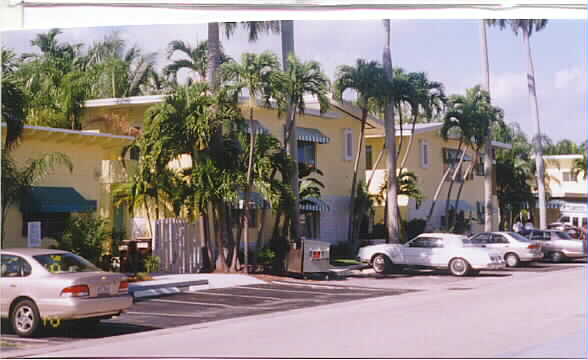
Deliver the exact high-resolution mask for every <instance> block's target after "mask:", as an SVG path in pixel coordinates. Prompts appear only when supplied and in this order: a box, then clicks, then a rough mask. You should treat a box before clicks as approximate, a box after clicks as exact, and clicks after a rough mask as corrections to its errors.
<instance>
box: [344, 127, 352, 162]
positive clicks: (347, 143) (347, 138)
mask: <svg viewBox="0 0 588 360" xmlns="http://www.w3.org/2000/svg"><path fill="white" fill-rule="evenodd" d="M353 145H354V144H353V129H343V158H344V159H345V160H348V161H349V160H353ZM348 150H350V151H351V152H349V151H348Z"/></svg>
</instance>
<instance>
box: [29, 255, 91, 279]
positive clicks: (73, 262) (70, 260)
mask: <svg viewBox="0 0 588 360" xmlns="http://www.w3.org/2000/svg"><path fill="white" fill-rule="evenodd" d="M33 259H35V260H37V261H38V262H39V264H41V265H43V267H44V268H45V269H47V271H49V272H50V273H53V274H61V273H74V272H90V271H100V269H98V268H97V267H96V266H94V265H93V264H92V263H91V262H89V261H88V260H86V259H84V258H82V257H79V256H77V255H74V254H68V253H65V254H46V255H37V256H33Z"/></svg>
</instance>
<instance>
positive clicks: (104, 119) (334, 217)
mask: <svg viewBox="0 0 588 360" xmlns="http://www.w3.org/2000/svg"><path fill="white" fill-rule="evenodd" d="M248 100H249V99H248V98H246V97H242V98H241V99H240V104H241V108H242V111H243V114H244V116H246V117H247V116H248V114H249V105H248V103H249V101H248ZM163 101H165V96H139V97H130V98H121V99H98V100H90V101H87V102H86V103H85V111H84V114H83V120H82V123H83V127H84V129H87V130H94V131H100V132H109V133H115V134H122V135H136V134H138V133H139V132H140V129H141V128H142V127H143V117H144V114H145V112H146V110H147V109H148V108H149V107H150V106H152V105H154V104H158V103H161V102H163ZM254 118H255V124H256V127H257V128H258V129H256V131H262V132H265V133H269V134H271V135H273V136H274V137H276V138H277V139H278V140H280V142H282V143H283V137H284V123H285V115H283V116H282V117H281V118H280V117H278V113H277V110H276V109H274V108H268V107H263V106H256V107H255V109H254ZM360 125H361V122H360V113H359V111H358V109H355V108H354V107H352V106H350V105H348V104H344V103H341V102H337V101H334V100H332V102H331V107H330V109H329V110H328V111H327V112H326V113H323V114H321V113H320V111H319V105H318V103H317V102H316V101H315V100H313V99H311V98H309V99H307V101H306V110H305V114H304V115H299V116H298V117H297V127H298V129H297V136H298V145H299V150H298V153H299V161H303V162H308V163H311V164H314V165H315V166H316V167H317V168H318V169H320V170H321V171H322V172H323V173H324V176H322V177H320V181H321V182H322V183H323V184H324V185H325V187H324V189H322V191H321V201H316V202H315V204H314V205H307V206H303V207H302V209H301V210H302V211H303V212H304V214H305V217H304V225H303V235H304V236H305V237H306V238H310V239H320V240H323V241H328V242H331V243H335V242H339V241H345V240H346V239H347V226H346V224H347V221H348V214H349V205H350V192H351V181H352V176H353V160H354V159H355V154H356V152H357V144H358V136H359V132H360ZM376 126H377V119H374V118H370V119H369V122H368V126H367V128H370V129H375V128H376ZM361 151H362V152H363V151H365V148H364V149H361ZM362 158H363V159H365V154H362ZM183 162H188V163H189V156H187V157H185V159H179V163H178V165H177V166H183V164H182V163H183ZM364 176H365V161H361V162H360V167H359V171H358V179H359V181H362V180H363V179H364ZM134 216H135V217H138V218H143V220H144V217H145V214H143V213H141V210H139V211H137V212H136V213H135V215H134ZM260 216H266V217H267V218H266V219H265V221H259V220H256V221H254V222H253V225H252V227H251V228H250V237H249V238H250V239H253V240H254V241H255V240H261V241H263V242H265V241H267V240H269V238H270V236H271V234H272V229H271V226H272V225H273V221H272V212H271V211H261V210H257V215H256V218H257V219H259V217H260ZM125 222H126V223H127V224H132V223H133V220H132V219H127V220H126V221H125ZM262 223H263V224H264V225H262ZM262 227H263V229H262Z"/></svg>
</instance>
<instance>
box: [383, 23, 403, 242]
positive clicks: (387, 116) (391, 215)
mask: <svg viewBox="0 0 588 360" xmlns="http://www.w3.org/2000/svg"><path fill="white" fill-rule="evenodd" d="M384 29H385V31H386V42H385V44H384V52H383V54H382V64H383V67H384V72H385V73H386V78H387V79H388V81H389V82H390V83H392V82H393V80H394V74H393V72H392V57H391V55H390V20H389V19H387V20H384ZM384 133H385V136H386V149H387V150H386V152H387V154H386V169H388V174H387V180H388V194H387V196H386V203H387V205H388V209H389V211H388V213H387V214H386V219H387V222H386V227H387V230H388V241H392V242H400V217H399V213H398V207H397V204H398V189H397V179H396V171H395V169H396V125H395V124H394V98H393V97H392V96H389V102H388V104H387V105H386V107H385V108H384Z"/></svg>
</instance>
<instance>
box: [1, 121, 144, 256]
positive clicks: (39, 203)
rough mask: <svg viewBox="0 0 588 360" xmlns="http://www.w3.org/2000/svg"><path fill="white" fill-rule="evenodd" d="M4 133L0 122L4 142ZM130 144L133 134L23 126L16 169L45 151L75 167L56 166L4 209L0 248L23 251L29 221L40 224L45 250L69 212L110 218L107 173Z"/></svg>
mask: <svg viewBox="0 0 588 360" xmlns="http://www.w3.org/2000/svg"><path fill="white" fill-rule="evenodd" d="M5 130H6V128H5V124H2V141H3V142H4V138H5V136H6V131H5ZM132 140H133V137H131V136H122V135H113V134H107V133H97V132H89V131H74V130H66V129H54V128H48V127H41V126H25V128H24V131H23V135H22V139H21V141H20V143H19V144H18V145H17V146H16V147H15V148H14V149H13V150H11V152H10V156H11V158H12V159H13V160H14V161H15V163H16V166H17V167H18V168H19V169H22V168H23V167H24V166H26V165H27V163H28V161H29V160H30V159H38V158H40V157H42V156H43V155H44V154H48V153H61V154H63V155H65V156H66V157H67V158H68V159H69V161H70V162H71V164H72V166H73V167H72V171H71V172H70V171H69V169H68V167H67V166H59V165H58V166H56V167H55V168H54V170H53V171H50V172H49V173H48V174H47V176H45V177H43V178H42V179H41V180H40V181H39V182H38V183H35V184H33V187H32V190H31V192H30V193H29V194H27V195H26V196H25V197H24V198H22V200H21V201H20V203H19V204H17V205H16V206H12V207H10V208H9V209H8V212H7V217H6V220H5V224H4V225H5V231H6V233H5V239H4V241H3V244H2V246H3V247H5V248H7V247H27V246H28V241H29V234H28V225H27V224H28V222H40V223H41V228H40V230H41V237H42V241H41V246H42V247H48V246H49V245H51V244H52V243H53V242H54V240H52V239H53V238H54V237H55V236H56V235H57V234H59V233H60V232H62V231H63V229H64V226H65V223H66V221H67V219H68V218H69V216H70V215H71V214H73V213H78V212H91V211H96V212H97V214H98V215H100V216H104V217H107V218H112V211H113V208H112V201H111V199H110V184H111V183H112V181H113V179H112V178H111V177H110V174H109V173H108V172H107V171H105V169H109V168H110V167H111V163H112V162H117V161H118V160H117V159H118V158H119V156H120V153H121V150H122V148H123V147H124V146H126V145H128V144H130V143H131V142H132Z"/></svg>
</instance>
